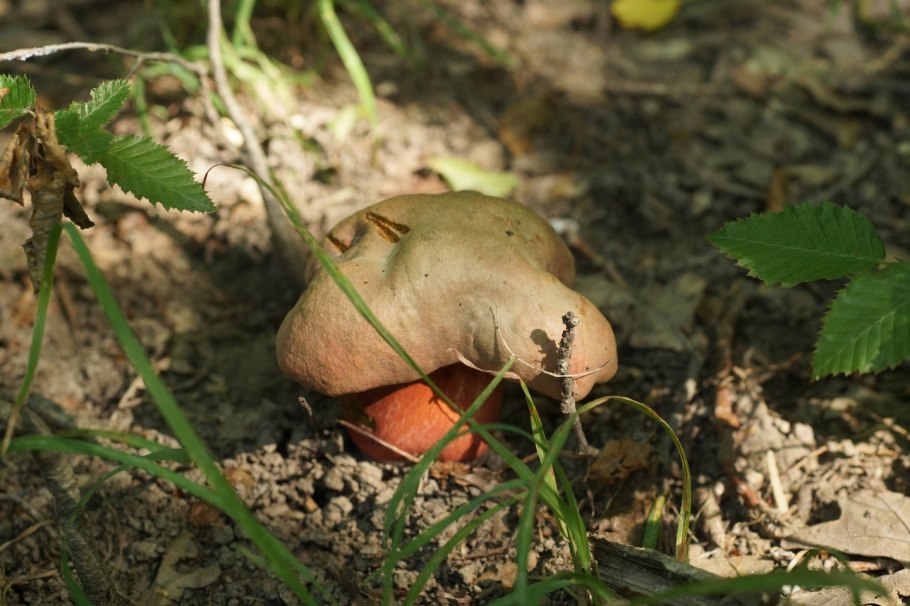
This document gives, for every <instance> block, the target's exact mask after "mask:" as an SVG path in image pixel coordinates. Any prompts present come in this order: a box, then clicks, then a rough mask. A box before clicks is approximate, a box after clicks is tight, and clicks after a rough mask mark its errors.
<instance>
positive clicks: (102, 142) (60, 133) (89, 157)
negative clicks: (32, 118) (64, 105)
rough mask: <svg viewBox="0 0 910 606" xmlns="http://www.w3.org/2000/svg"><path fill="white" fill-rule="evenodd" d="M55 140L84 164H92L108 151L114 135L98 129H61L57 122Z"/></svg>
mask: <svg viewBox="0 0 910 606" xmlns="http://www.w3.org/2000/svg"><path fill="white" fill-rule="evenodd" d="M57 140H58V141H60V143H61V144H62V145H63V146H64V147H66V149H68V150H69V151H71V152H73V153H74V154H76V155H77V156H79V157H80V158H82V160H83V161H84V162H85V163H86V164H94V163H96V162H99V161H100V158H101V156H102V155H104V154H105V153H106V152H107V150H108V149H110V147H111V143H113V142H114V135H112V134H111V133H109V132H107V131H106V130H99V129H76V130H75V131H73V130H71V129H67V128H63V129H61V128H60V123H59V122H58V123H57Z"/></svg>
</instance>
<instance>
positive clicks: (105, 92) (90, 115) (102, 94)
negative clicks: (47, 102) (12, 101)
mask: <svg viewBox="0 0 910 606" xmlns="http://www.w3.org/2000/svg"><path fill="white" fill-rule="evenodd" d="M129 94H130V85H129V83H127V82H126V80H111V81H109V82H102V83H101V84H99V85H98V86H97V87H95V88H94V89H93V90H92V92H91V101H86V102H75V101H74V102H73V103H71V104H70V106H69V107H68V108H66V109H63V110H60V111H58V112H56V114H55V116H54V117H55V119H56V125H57V138H58V139H59V140H60V143H62V144H63V145H64V146H66V148H67V149H69V150H70V151H71V152H73V153H75V154H77V155H78V156H79V157H80V158H82V159H83V160H85V162H87V163H88V164H94V163H96V162H98V161H99V160H100V158H101V156H102V155H104V153H105V152H107V150H108V149H109V148H110V146H111V143H112V142H113V140H114V136H113V135H112V134H110V133H109V132H107V131H104V130H101V128H102V127H103V126H104V125H105V124H107V123H108V121H110V119H111V118H113V117H114V116H115V115H117V112H118V111H120V108H121V107H123V104H124V103H125V102H126V98H127V97H128V96H129Z"/></svg>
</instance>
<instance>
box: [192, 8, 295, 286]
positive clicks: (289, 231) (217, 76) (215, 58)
mask: <svg viewBox="0 0 910 606" xmlns="http://www.w3.org/2000/svg"><path fill="white" fill-rule="evenodd" d="M208 9H209V27H208V35H207V37H206V44H207V46H208V51H209V61H210V62H211V65H212V77H213V78H214V80H215V89H216V90H217V91H218V95H219V96H220V97H221V100H222V101H223V102H224V107H225V110H227V114H228V117H229V118H230V119H231V120H232V121H233V122H234V124H236V125H237V128H238V129H239V130H240V133H241V134H242V135H243V146H244V148H245V150H246V154H245V155H246V159H245V161H246V163H247V164H249V167H250V168H251V169H252V170H253V172H254V173H256V174H257V175H259V177H261V178H262V179H264V180H266V181H267V182H269V183H274V182H275V179H274V176H273V175H272V171H271V170H270V169H269V163H268V160H267V158H266V155H265V150H263V148H262V145H261V144H260V143H259V137H258V136H257V134H256V131H255V130H254V129H253V126H252V124H251V123H250V121H249V119H248V117H247V115H246V114H245V113H244V111H243V109H242V108H241V107H240V103H238V101H237V97H236V96H234V91H233V90H232V89H231V85H230V82H228V75H227V70H226V69H225V67H224V61H223V60H222V58H221V39H222V34H223V31H224V27H223V26H222V22H221V2H220V0H209V2H208ZM259 191H260V192H261V193H262V199H263V201H264V202H265V213H266V218H267V220H268V222H269V228H271V230H272V236H273V237H274V240H275V243H276V248H277V249H278V252H279V254H280V255H281V256H282V257H283V260H284V261H285V267H286V268H287V270H288V272H289V275H290V276H291V278H293V280H294V281H295V282H297V284H296V285H297V286H298V287H301V288H302V287H303V286H304V285H305V284H306V279H305V277H304V268H305V267H306V263H304V262H303V260H304V259H306V258H307V251H306V247H305V246H304V242H303V239H302V238H301V237H300V235H299V234H298V233H297V232H296V230H295V229H294V228H293V225H292V224H291V222H290V220H289V219H288V218H287V216H285V214H284V210H283V209H282V208H281V205H280V204H279V203H278V201H277V200H275V198H274V197H273V196H272V194H271V193H269V191H268V190H267V189H266V188H264V187H262V186H261V185H260V187H259Z"/></svg>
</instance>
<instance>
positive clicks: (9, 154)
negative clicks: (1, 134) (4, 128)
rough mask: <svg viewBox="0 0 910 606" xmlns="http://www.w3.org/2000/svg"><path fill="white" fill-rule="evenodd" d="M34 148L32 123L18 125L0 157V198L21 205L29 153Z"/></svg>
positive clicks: (33, 127)
mask: <svg viewBox="0 0 910 606" xmlns="http://www.w3.org/2000/svg"><path fill="white" fill-rule="evenodd" d="M34 146H35V125H34V122H31V121H29V122H25V123H23V124H20V125H19V128H18V129H16V132H15V134H13V136H12V137H11V138H10V140H9V143H8V144H7V146H6V149H5V150H3V156H0V198H6V199H7V200H12V201H13V202H16V203H17V204H19V206H22V205H23V202H22V191H23V190H24V189H25V182H26V179H27V178H28V167H29V162H30V161H31V157H32V154H31V151H32V149H33V148H34Z"/></svg>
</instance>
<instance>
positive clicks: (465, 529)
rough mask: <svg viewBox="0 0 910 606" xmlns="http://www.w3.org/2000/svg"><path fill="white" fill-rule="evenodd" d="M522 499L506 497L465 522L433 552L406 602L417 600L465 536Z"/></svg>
mask: <svg viewBox="0 0 910 606" xmlns="http://www.w3.org/2000/svg"><path fill="white" fill-rule="evenodd" d="M516 483H518V482H516ZM518 484H520V483H518ZM489 496H490V495H482V496H480V497H477V498H476V499H473V500H472V501H471V504H472V505H473V506H472V507H471V508H469V509H467V510H466V511H464V512H462V515H466V514H467V512H468V511H471V510H473V509H474V508H476V507H479V505H480V503H479V502H477V503H475V501H486V500H487V499H488V498H489ZM520 499H521V497H520V496H514V497H511V498H509V499H506V500H505V501H503V502H501V503H497V504H496V505H494V506H492V507H490V508H489V509H487V510H486V511H484V512H483V513H481V514H479V515H477V516H475V517H474V518H472V519H471V520H469V521H468V522H467V523H465V525H464V526H462V527H461V528H459V529H458V530H457V531H456V532H455V534H453V535H452V537H451V538H450V539H449V540H448V541H446V542H445V544H444V545H443V546H442V547H440V548H439V549H437V550H436V551H435V552H434V553H433V555H432V556H431V557H430V559H429V560H428V561H427V562H426V563H425V564H424V565H423V568H422V569H421V571H420V574H419V575H417V578H416V579H415V580H414V585H413V586H412V587H411V589H410V591H408V596H407V598H405V604H409V605H410V604H414V603H416V602H417V598H418V597H420V594H421V592H422V591H423V588H424V585H426V583H427V581H429V580H430V577H431V576H432V575H433V573H434V572H435V571H436V569H437V568H439V565H440V564H442V562H443V560H445V559H446V557H447V556H448V555H449V553H451V552H452V550H453V549H455V547H456V546H457V545H458V544H459V543H461V542H462V541H463V540H465V538H467V537H468V535H470V534H471V533H472V532H474V531H475V530H477V528H478V527H479V526H480V525H481V524H483V523H484V522H485V521H486V520H488V519H490V518H491V517H493V516H494V515H496V514H497V513H499V512H500V511H502V510H503V509H506V508H508V507H511V506H512V505H514V504H515V503H517V502H518V501H519V500H520ZM449 517H451V516H449ZM449 523H451V522H448V523H447V524H446V525H445V526H448V524H449ZM445 526H443V527H442V528H440V529H439V531H438V532H437V533H436V535H438V534H439V532H441V531H442V529H443V528H445Z"/></svg>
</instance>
